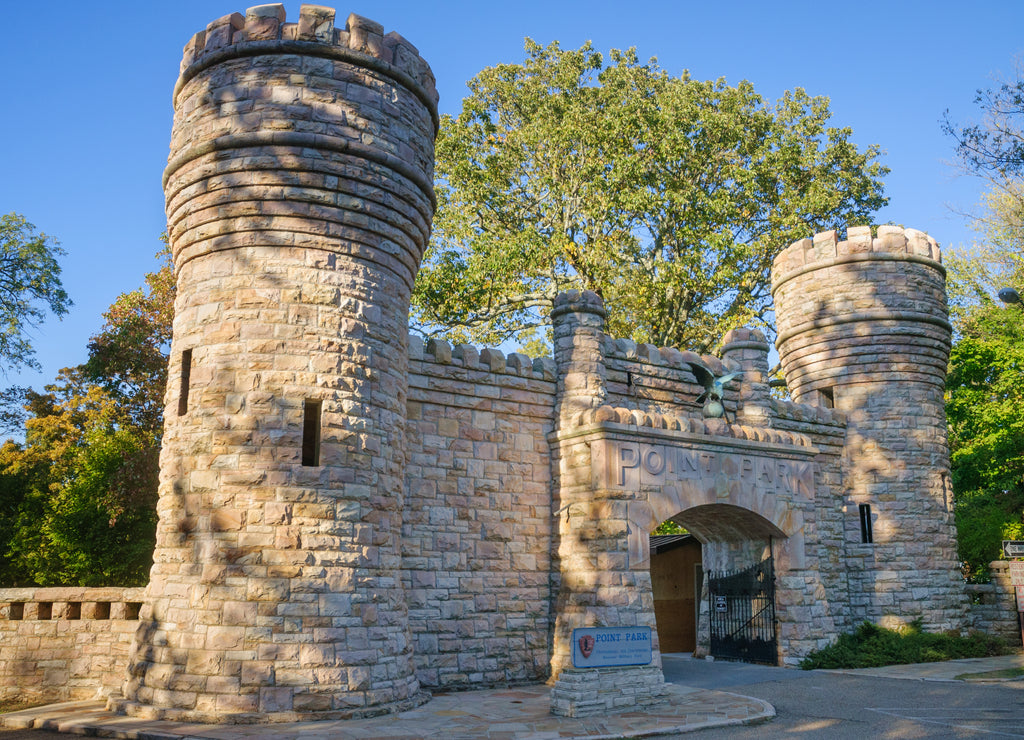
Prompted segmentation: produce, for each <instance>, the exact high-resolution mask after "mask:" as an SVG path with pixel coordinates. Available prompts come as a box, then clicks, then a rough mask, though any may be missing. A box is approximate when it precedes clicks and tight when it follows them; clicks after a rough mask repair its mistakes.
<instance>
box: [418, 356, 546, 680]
mask: <svg viewBox="0 0 1024 740" xmlns="http://www.w3.org/2000/svg"><path fill="white" fill-rule="evenodd" d="M410 353H411V361H410V375H409V401H408V410H409V411H408V421H407V430H408V431H407V436H408V450H409V462H408V466H407V469H406V513H405V524H404V527H403V535H402V562H403V568H404V570H403V579H404V583H405V590H406V594H407V598H408V601H409V624H410V628H411V630H412V634H413V644H414V647H415V652H416V667H417V675H418V676H419V679H420V682H421V683H422V684H424V685H426V686H429V687H440V688H448V687H458V688H465V687H468V686H491V685H504V684H508V683H520V682H525V681H541V680H544V679H545V678H546V677H547V674H548V655H549V637H548V633H549V631H550V620H551V617H552V614H551V606H552V604H551V583H550V577H549V573H550V570H551V473H550V471H551V463H550V460H549V453H548V442H547V435H548V434H549V433H550V432H551V430H552V428H553V426H554V417H553V413H554V405H555V382H554V378H555V375H554V363H552V362H551V361H550V360H537V361H536V362H534V361H532V360H530V359H529V358H527V357H525V356H523V355H515V354H513V355H509V356H508V357H507V358H506V357H504V356H503V355H502V354H501V353H500V352H498V351H497V350H493V349H484V350H477V349H476V348H474V347H470V346H469V345H461V346H458V347H456V348H455V349H454V351H453V350H452V349H451V348H450V347H449V346H448V345H447V344H444V343H438V342H433V343H431V344H430V346H429V351H426V350H425V349H424V348H423V346H422V342H419V341H417V340H411V341H410Z"/></svg>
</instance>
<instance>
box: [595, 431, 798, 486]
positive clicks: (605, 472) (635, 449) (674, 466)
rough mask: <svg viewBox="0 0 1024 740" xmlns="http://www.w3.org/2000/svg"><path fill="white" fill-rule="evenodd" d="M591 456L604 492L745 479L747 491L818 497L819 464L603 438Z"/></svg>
mask: <svg viewBox="0 0 1024 740" xmlns="http://www.w3.org/2000/svg"><path fill="white" fill-rule="evenodd" d="M591 454H592V456H593V461H594V470H595V473H597V480H595V484H596V485H597V486H598V487H600V488H613V489H632V488H638V487H639V486H665V485H672V484H675V483H678V482H679V481H684V480H699V481H701V482H703V483H706V484H712V483H721V482H724V481H726V480H731V481H735V480H737V479H738V480H739V481H740V482H742V484H743V486H744V487H749V488H751V489H754V490H757V491H759V492H760V491H763V492H767V493H775V494H780V495H785V496H793V495H799V496H804V497H807V498H811V497H813V495H814V465H813V463H811V462H809V461H800V460H784V459H778V458H773V457H762V456H760V455H753V454H750V453H739V452H733V451H728V450H693V449H687V448H685V447H678V446H675V445H664V444H644V443H639V442H623V441H617V440H597V441H595V442H594V443H593V446H592V449H591Z"/></svg>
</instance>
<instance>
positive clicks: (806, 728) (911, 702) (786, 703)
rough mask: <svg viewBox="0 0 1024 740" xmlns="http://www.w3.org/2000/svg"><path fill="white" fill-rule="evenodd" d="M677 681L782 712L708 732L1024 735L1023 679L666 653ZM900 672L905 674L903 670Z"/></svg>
mask: <svg viewBox="0 0 1024 740" xmlns="http://www.w3.org/2000/svg"><path fill="white" fill-rule="evenodd" d="M664 663H665V677H666V679H667V680H670V681H672V682H673V683H681V684H686V685H689V686H695V687H699V688H707V689H718V690H722V691H731V692H735V693H737V694H743V695H745V696H755V697H757V698H759V699H764V700H765V701H768V702H770V703H771V704H772V705H773V706H774V707H775V711H776V713H777V714H776V718H775V719H774V720H773V721H772V722H770V723H768V724H763V725H758V726H755V727H733V728H724V729H720V730H704V731H701V732H698V733H696V734H694V735H690V736H689V737H692V738H694V740H697V739H698V738H699V739H700V740H704V739H705V738H758V739H759V740H760V739H762V738H794V737H797V738H799V737H805V738H815V740H817V738H851V739H856V740H862V739H863V738H913V739H914V740H917V739H918V738H998V737H1021V738H1024V682H1021V681H1013V682H1008V683H990V684H978V683H966V682H963V681H943V680H934V678H930V677H928V676H924V677H923V678H922V679H919V680H914V679H912V678H885V677H881V676H873V675H865V674H863V673H859V672H850V673H834V672H830V671H798V670H794V669H787V668H772V667H767V666H752V665H745V664H742V663H724V662H721V661H718V662H714V663H708V662H706V661H701V660H692V659H690V658H681V657H673V656H665V657H664ZM902 675H907V673H906V672H904V673H903V674H902Z"/></svg>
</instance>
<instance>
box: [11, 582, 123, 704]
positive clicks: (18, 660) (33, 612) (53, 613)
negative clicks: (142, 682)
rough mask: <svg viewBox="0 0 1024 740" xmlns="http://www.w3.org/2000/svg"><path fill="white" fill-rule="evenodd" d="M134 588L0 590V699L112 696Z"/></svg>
mask: <svg viewBox="0 0 1024 740" xmlns="http://www.w3.org/2000/svg"><path fill="white" fill-rule="evenodd" d="M142 591H143V590H142V589H141V588H127V589H126V588H5V589H0V701H12V700H19V701H28V702H40V703H42V702H58V701H78V700H81V699H93V698H96V697H102V696H107V695H109V694H112V693H115V692H116V691H117V689H118V688H119V687H120V685H121V682H122V681H123V680H124V674H125V670H126V668H127V666H128V648H129V646H130V644H131V638H132V634H133V633H134V632H135V628H136V626H137V624H138V615H139V608H140V607H141V605H142V595H143V594H142Z"/></svg>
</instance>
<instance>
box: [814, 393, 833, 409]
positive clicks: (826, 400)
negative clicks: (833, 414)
mask: <svg viewBox="0 0 1024 740" xmlns="http://www.w3.org/2000/svg"><path fill="white" fill-rule="evenodd" d="M818 398H819V405H820V406H822V407H823V408H826V409H834V408H835V407H836V396H835V392H834V391H833V389H831V388H821V389H819V390H818Z"/></svg>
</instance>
